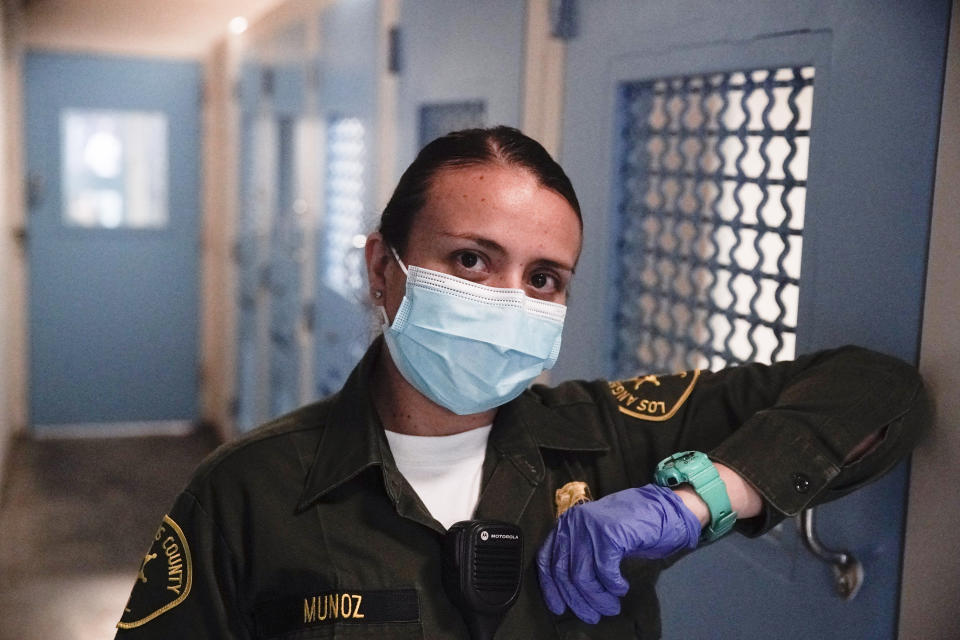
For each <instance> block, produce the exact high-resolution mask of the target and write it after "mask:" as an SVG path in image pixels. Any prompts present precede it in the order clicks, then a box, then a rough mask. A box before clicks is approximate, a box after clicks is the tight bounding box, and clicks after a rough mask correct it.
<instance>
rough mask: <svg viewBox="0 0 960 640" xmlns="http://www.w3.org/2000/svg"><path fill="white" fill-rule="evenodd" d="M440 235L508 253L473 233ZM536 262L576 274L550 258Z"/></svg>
mask: <svg viewBox="0 0 960 640" xmlns="http://www.w3.org/2000/svg"><path fill="white" fill-rule="evenodd" d="M438 233H439V234H440V235H441V236H446V237H448V238H457V239H459V240H469V241H471V242H475V243H476V244H478V245H480V246H481V247H483V248H485V249H489V250H491V251H496V252H498V253H506V252H507V250H506V248H505V247H504V246H503V245H502V244H500V243H499V242H496V241H494V240H491V239H489V238H484V237H483V236H478V235H474V234H472V233H449V232H446V231H439V232H438ZM534 262H535V263H536V264H540V265H544V266H548V267H553V268H554V269H559V270H561V271H569V272H570V273H571V274H572V273H575V272H576V268H575V267H568V266H567V265H565V264H563V263H562V262H557V261H556V260H550V259H549V258H538V259H537V260H535V261H534Z"/></svg>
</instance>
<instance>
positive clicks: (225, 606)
mask: <svg viewBox="0 0 960 640" xmlns="http://www.w3.org/2000/svg"><path fill="white" fill-rule="evenodd" d="M116 637H117V639H118V640H128V639H129V640H140V639H144V640H145V639H148V638H149V639H154V638H156V639H161V638H162V639H169V638H218V639H219V638H251V637H253V634H251V633H250V632H249V629H248V628H247V624H246V623H245V622H244V619H243V616H242V615H241V614H240V612H239V608H238V606H237V582H236V579H235V563H234V558H233V554H232V553H231V551H230V549H229V548H228V547H227V545H226V543H225V542H224V539H223V537H222V536H221V535H220V533H219V531H218V529H217V527H216V524H215V523H214V522H213V520H212V519H211V518H210V516H209V515H208V514H207V513H206V512H205V511H204V509H203V507H202V506H201V504H200V503H199V502H198V501H197V500H196V498H195V497H194V496H193V495H192V494H190V493H189V492H184V493H182V494H180V496H179V497H178V498H177V500H176V502H175V503H174V505H173V508H172V509H171V510H170V513H169V514H168V515H166V516H164V517H163V520H162V521H161V523H160V525H159V527H158V528H157V531H156V533H155V534H154V536H153V539H152V540H151V541H150V548H149V550H148V551H147V553H146V554H145V555H144V557H143V559H142V561H141V564H140V571H139V574H138V576H137V578H136V580H135V581H134V585H133V590H132V592H131V594H130V599H129V601H128V602H127V605H126V607H125V608H124V611H123V616H122V617H121V619H120V622H118V623H117V635H116Z"/></svg>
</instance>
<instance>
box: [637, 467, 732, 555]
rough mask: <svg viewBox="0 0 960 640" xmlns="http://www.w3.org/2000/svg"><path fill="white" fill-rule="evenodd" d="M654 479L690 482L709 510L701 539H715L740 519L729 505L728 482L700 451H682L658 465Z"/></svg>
mask: <svg viewBox="0 0 960 640" xmlns="http://www.w3.org/2000/svg"><path fill="white" fill-rule="evenodd" d="M654 480H655V481H656V483H657V484H659V485H660V486H664V487H671V488H672V487H676V486H678V485H680V484H689V485H690V486H691V487H692V488H693V490H694V491H696V492H697V495H699V496H700V497H701V498H702V499H703V501H704V502H705V503H706V505H707V509H708V510H709V511H710V522H709V523H708V524H707V526H705V527H704V528H703V530H702V532H701V534H700V535H701V539H702V540H705V541H707V542H713V541H714V540H717V539H718V538H720V537H722V536H724V535H726V534H727V533H728V532H729V531H730V530H731V529H732V528H733V525H734V524H735V523H736V521H737V513H736V512H735V511H734V510H733V507H732V506H731V504H730V496H729V495H727V485H726V484H725V483H724V482H723V479H722V478H721V477H720V473H719V472H718V471H717V468H716V467H715V466H714V464H713V462H711V461H710V458H709V457H707V455H706V454H705V453H701V452H700V451H681V452H680V453H675V454H673V455H672V456H670V457H668V458H665V459H664V460H662V461H661V462H660V464H658V465H657V470H656V473H655V474H654Z"/></svg>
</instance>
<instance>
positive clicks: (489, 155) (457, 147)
mask: <svg viewBox="0 0 960 640" xmlns="http://www.w3.org/2000/svg"><path fill="white" fill-rule="evenodd" d="M483 164H492V165H497V164H499V165H502V166H508V167H511V166H512V167H519V168H522V169H526V170H527V171H529V172H530V173H532V174H533V175H534V176H535V177H536V179H537V181H538V182H539V183H540V184H541V185H542V186H544V187H546V188H547V189H550V190H551V191H554V192H556V193H557V194H559V195H560V196H562V197H563V198H564V199H565V200H566V201H567V202H568V203H569V204H570V206H571V207H572V208H573V211H574V212H575V213H576V214H577V219H578V220H579V221H580V228H581V229H582V228H583V216H582V215H581V213H580V203H579V202H578V201H577V194H576V193H575V192H574V190H573V185H572V184H571V183H570V178H568V177H567V174H565V173H564V172H563V169H562V168H561V167H560V165H559V164H557V163H556V161H554V159H553V158H551V157H550V154H549V153H547V150H546V149H544V148H543V146H541V145H540V143H539V142H537V141H536V140H534V139H533V138H530V137H528V136H525V135H524V134H523V133H521V132H520V131H519V130H517V129H514V128H513V127H505V126H498V127H492V128H490V129H464V130H462V131H454V132H452V133H448V134H447V135H445V136H442V137H440V138H437V139H436V140H434V141H433V142H431V143H429V144H428V145H427V146H425V147H424V148H423V149H421V150H420V153H418V154H417V157H416V159H415V160H414V161H413V163H411V165H410V166H409V167H407V170H406V171H404V172H403V175H402V176H401V177H400V182H398V183H397V188H396V189H394V191H393V195H392V196H391V197H390V202H388V203H387V206H386V207H385V208H384V210H383V214H382V215H381V216H380V233H381V234H382V235H383V237H384V239H385V240H386V241H387V243H388V244H389V245H390V246H392V247H394V248H396V250H397V251H399V252H401V253H402V252H403V250H404V249H405V248H406V245H407V237H408V236H409V235H410V228H411V227H412V226H413V220H414V217H415V216H416V215H417V213H419V212H420V210H421V209H423V206H424V205H425V204H426V201H427V191H428V190H429V189H430V185H431V183H432V181H433V179H434V177H435V176H436V175H437V174H438V173H440V171H442V170H443V169H448V168H455V167H469V166H475V165H483Z"/></svg>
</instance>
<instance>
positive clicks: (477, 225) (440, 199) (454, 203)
mask: <svg viewBox="0 0 960 640" xmlns="http://www.w3.org/2000/svg"><path fill="white" fill-rule="evenodd" d="M580 227H581V225H580V220H579V218H578V217H577V214H576V213H575V212H574V210H573V208H572V207H571V206H570V204H569V203H568V202H567V200H566V199H565V198H564V197H563V196H561V195H560V194H559V193H557V192H555V191H553V190H551V189H548V188H546V187H544V186H543V185H542V184H540V182H539V180H538V179H537V177H536V176H535V175H534V174H533V173H532V172H530V171H529V170H527V169H524V168H522V167H515V166H503V165H498V164H482V165H470V166H466V167H453V168H446V169H442V170H441V171H439V172H438V173H437V174H436V175H435V176H434V178H433V180H432V181H431V183H430V186H429V188H428V190H427V197H426V202H425V203H424V207H423V209H422V210H421V212H420V213H419V214H418V215H417V216H416V219H415V220H414V231H415V233H422V232H426V233H430V232H431V230H433V231H437V230H446V231H451V232H453V233H457V232H464V233H466V232H469V233H495V234H508V235H511V234H512V235H518V236H520V238H518V239H521V240H523V239H525V240H530V238H529V237H524V236H527V235H529V234H534V235H543V236H544V238H545V239H546V238H552V239H561V240H565V241H566V244H569V240H570V239H573V240H574V241H575V244H576V251H577V252H578V251H579V243H580ZM511 232H512V233H511Z"/></svg>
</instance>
